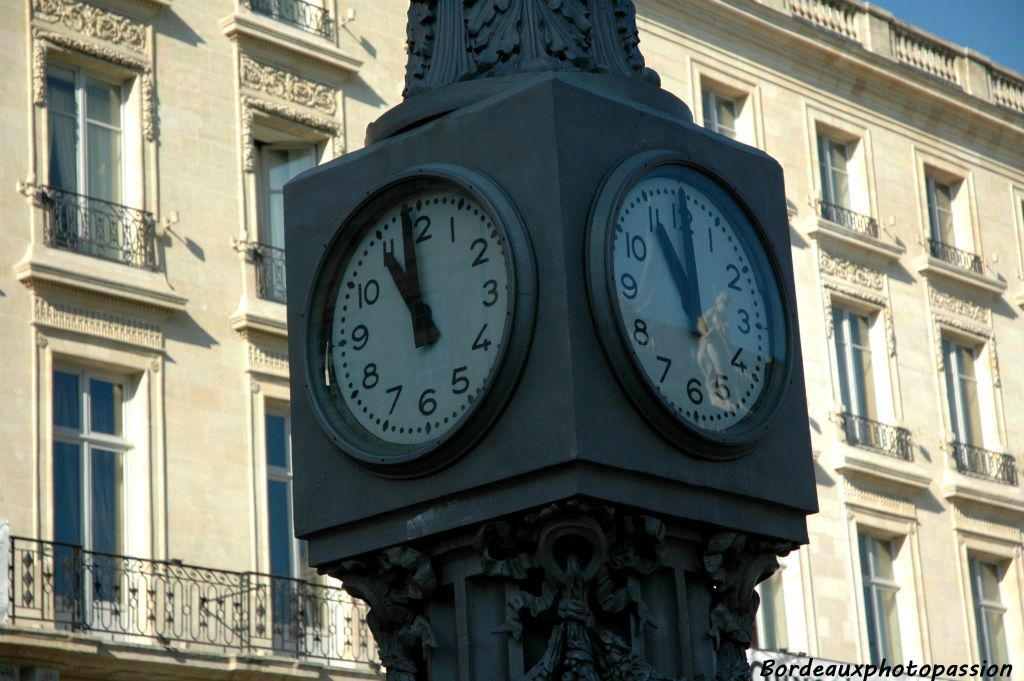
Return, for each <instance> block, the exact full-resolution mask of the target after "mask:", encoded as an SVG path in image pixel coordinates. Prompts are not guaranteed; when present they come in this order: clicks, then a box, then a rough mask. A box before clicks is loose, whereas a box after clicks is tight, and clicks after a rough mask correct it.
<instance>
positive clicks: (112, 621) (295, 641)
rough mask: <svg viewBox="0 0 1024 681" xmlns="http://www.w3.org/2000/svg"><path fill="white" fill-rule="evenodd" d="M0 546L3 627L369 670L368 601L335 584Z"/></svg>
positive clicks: (16, 541)
mask: <svg viewBox="0 0 1024 681" xmlns="http://www.w3.org/2000/svg"><path fill="white" fill-rule="evenodd" d="M0 550H4V551H9V554H8V555H9V559H10V560H9V563H8V565H9V567H8V574H7V575H0V579H6V580H8V584H7V586H8V588H7V592H8V593H9V602H8V604H7V605H8V607H7V611H8V612H7V624H9V625H14V626H43V627H52V628H54V629H58V630H65V631H72V632H84V633H89V634H94V635H97V636H101V637H104V638H108V639H113V640H119V641H128V642H134V643H144V642H146V641H148V640H151V641H153V643H154V644H158V645H161V646H163V645H166V644H168V643H171V642H182V643H187V644H189V649H190V650H195V651H197V652H207V653H211V652H212V653H236V654H237V653H245V654H251V653H252V652H253V651H256V650H264V651H268V652H270V653H271V654H275V655H280V656H285V657H292V658H300V659H316V660H320V661H323V662H324V663H326V664H329V665H330V664H339V663H346V664H349V663H366V664H367V665H368V667H367V669H368V670H370V668H373V669H376V668H377V663H376V659H377V656H376V648H375V646H374V643H373V639H372V637H371V635H370V631H369V629H368V627H367V624H366V615H367V610H368V607H367V605H366V604H365V603H363V602H362V601H358V600H355V599H353V598H352V597H351V596H349V595H348V594H347V593H346V592H345V591H344V590H342V589H341V588H338V587H334V586H328V585H325V584H315V583H312V582H306V581H303V580H299V579H288V578H282V577H274V576H271V575H266V574H261V573H256V572H229V571H226V570H213V569H210V568H204V567H198V566H195V565H184V564H182V563H180V562H177V561H169V562H168V561H152V560H143V559H140V558H131V557H128V556H119V555H111V554H103V553H96V552H92V551H85V550H83V549H82V548H81V547H80V546H74V545H71V544H60V543H56V542H46V541H39V540H36V539H26V538H23V537H11V538H10V545H9V546H7V547H4V546H0ZM0 591H2V590H0ZM0 624H2V623H0Z"/></svg>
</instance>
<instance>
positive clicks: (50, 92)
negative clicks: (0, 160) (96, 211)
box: [46, 66, 122, 203]
mask: <svg viewBox="0 0 1024 681" xmlns="http://www.w3.org/2000/svg"><path fill="white" fill-rule="evenodd" d="M46 89H47V93H46V97H47V100H46V101H47V104H48V109H49V124H50V150H49V159H50V171H49V184H50V186H52V187H54V188H57V189H61V190H64V191H69V192H76V193H78V194H82V195H85V196H89V197H92V198H96V199H102V200H104V201H110V202H112V203H121V180H122V175H121V173H122V168H121V129H122V123H121V100H122V89H121V86H120V85H119V84H114V83H109V82H107V81H104V80H101V79H99V78H97V77H94V76H91V75H87V74H85V73H84V72H83V71H81V70H80V69H79V70H71V69H64V68H59V67H55V66H51V67H50V68H49V69H48V70H47V73H46Z"/></svg>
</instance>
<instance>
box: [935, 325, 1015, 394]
mask: <svg viewBox="0 0 1024 681" xmlns="http://www.w3.org/2000/svg"><path fill="white" fill-rule="evenodd" d="M944 328H946V329H956V330H958V331H962V332H964V333H965V334H967V335H969V336H974V337H975V338H976V339H977V340H978V342H979V343H986V344H988V346H989V361H990V363H991V369H992V383H993V385H995V386H996V387H999V386H1000V385H1001V384H1002V381H1001V380H1000V378H999V361H998V360H997V359H996V339H995V336H994V335H993V333H992V331H991V330H990V329H989V328H988V327H985V326H981V325H979V324H975V323H974V322H970V321H967V320H965V319H961V318H959V317H947V316H945V315H935V314H933V315H932V337H933V338H934V340H935V357H936V366H937V367H938V370H939V373H941V372H943V371H945V370H946V358H945V356H944V355H943V352H942V330H943V329H944Z"/></svg>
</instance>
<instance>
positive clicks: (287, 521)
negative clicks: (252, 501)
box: [267, 480, 293, 577]
mask: <svg viewBox="0 0 1024 681" xmlns="http://www.w3.org/2000/svg"><path fill="white" fill-rule="evenodd" d="M288 485H289V483H287V482H282V481H279V480H269V481H267V527H268V529H269V538H270V573H271V574H273V575H279V576H281V577H290V576H292V541H293V540H292V524H291V509H290V508H289V504H288Z"/></svg>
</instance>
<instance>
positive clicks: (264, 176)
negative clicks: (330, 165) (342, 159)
mask: <svg viewBox="0 0 1024 681" xmlns="http://www.w3.org/2000/svg"><path fill="white" fill-rule="evenodd" d="M258 148H259V159H260V161H259V163H260V165H259V186H260V205H259V216H260V219H259V245H258V246H257V247H256V251H255V253H256V291H257V294H258V295H259V296H260V297H261V298H265V299H268V300H275V301H277V302H281V303H283V302H285V301H286V299H287V291H286V288H285V263H284V185H285V184H286V183H287V182H288V180H290V179H292V178H293V177H295V176H296V175H298V174H299V173H301V172H303V171H305V170H309V169H310V168H312V167H313V166H315V165H316V156H315V146H314V145H311V144H258Z"/></svg>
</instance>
